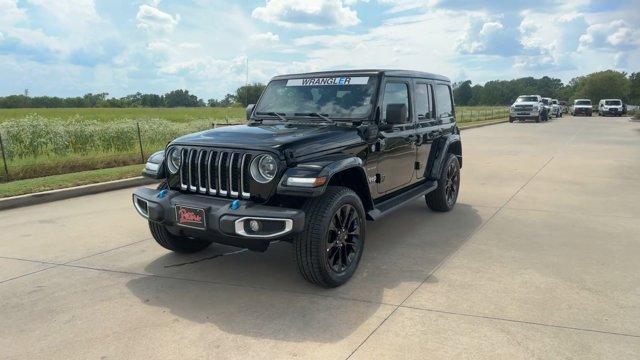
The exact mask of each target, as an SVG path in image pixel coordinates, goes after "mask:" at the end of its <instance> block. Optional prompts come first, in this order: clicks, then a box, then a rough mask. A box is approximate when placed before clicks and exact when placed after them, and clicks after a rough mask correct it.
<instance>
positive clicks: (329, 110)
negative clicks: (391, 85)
mask: <svg viewBox="0 0 640 360" xmlns="http://www.w3.org/2000/svg"><path fill="white" fill-rule="evenodd" d="M376 83H377V78H376V77H369V76H361V77H350V76H340V77H324V78H300V79H289V80H274V81H271V82H270V83H269V85H268V86H267V88H266V89H265V91H264V94H263V95H262V97H261V98H260V102H259V103H258V104H257V105H256V114H257V115H258V116H260V115H261V114H266V113H279V114H282V115H284V116H285V117H287V116H296V115H297V116H305V114H306V115H309V114H313V113H316V114H322V115H325V116H327V117H330V118H331V119H359V118H364V117H366V116H368V115H369V114H370V113H371V109H372V108H373V95H374V93H375V89H376Z"/></svg>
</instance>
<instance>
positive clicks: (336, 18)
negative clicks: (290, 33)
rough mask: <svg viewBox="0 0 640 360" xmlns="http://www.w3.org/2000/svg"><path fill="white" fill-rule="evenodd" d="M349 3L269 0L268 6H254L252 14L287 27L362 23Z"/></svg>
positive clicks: (319, 27)
mask: <svg viewBox="0 0 640 360" xmlns="http://www.w3.org/2000/svg"><path fill="white" fill-rule="evenodd" d="M351 3H353V2H349V4H351ZM349 4H347V3H345V2H343V1H342V0H266V4H265V6H263V7H257V8H255V9H254V10H253V12H252V13H251V16H252V17H253V18H255V19H260V20H262V21H264V22H267V23H273V24H277V25H280V26H285V27H299V28H307V29H324V28H345V27H349V26H353V25H357V24H359V23H360V19H359V18H358V14H357V12H356V11H355V10H352V9H351V8H350V7H349Z"/></svg>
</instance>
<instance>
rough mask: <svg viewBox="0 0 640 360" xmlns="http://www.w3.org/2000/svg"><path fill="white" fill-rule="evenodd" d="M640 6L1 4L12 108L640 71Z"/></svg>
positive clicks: (386, 1)
mask: <svg viewBox="0 0 640 360" xmlns="http://www.w3.org/2000/svg"><path fill="white" fill-rule="evenodd" d="M639 24H640V0H628V1H624V0H610V1H599V0H575V1H570V0H569V1H567V0H564V1H559V0H536V1H531V0H529V1H523V0H512V1H496V0H492V1H474V0H466V1H463V0H266V1H265V0H260V1H257V0H256V1H251V0H238V1H231V0H181V1H178V0H0V96H6V95H10V94H22V93H23V92H24V90H25V89H29V94H30V95H32V96H39V95H51V96H81V95H83V94H85V93H88V92H92V93H99V92H107V93H109V94H110V96H116V97H120V96H124V95H127V94H131V93H135V92H138V91H140V92H152V93H165V92H168V91H170V90H173V89H178V88H183V89H188V90H189V91H190V92H191V93H194V94H196V95H198V96H199V97H202V98H205V99H208V98H218V99H219V98H222V97H223V96H224V95H225V94H226V93H228V92H233V91H234V90H235V89H236V88H237V87H238V86H241V85H243V84H244V83H245V81H246V74H247V59H248V65H249V66H248V69H249V71H248V74H249V81H250V82H263V83H264V82H267V81H268V80H269V79H270V78H271V77H272V76H274V75H278V74H285V73H293V72H306V71H319V70H335V69H356V68H396V69H411V70H421V71H428V72H433V73H438V74H442V75H446V76H448V77H449V78H451V79H452V80H453V81H461V80H467V79H470V80H472V81H473V83H474V84H483V83H484V82H486V81H489V80H496V79H503V80H508V79H514V78H518V77H523V76H534V77H541V76H544V75H548V76H552V77H556V78H560V79H562V80H563V81H564V82H567V81H569V80H570V79H571V78H573V77H576V76H580V75H585V74H588V73H591V72H594V71H600V70H606V69H615V70H620V71H627V72H634V71H640V25H639Z"/></svg>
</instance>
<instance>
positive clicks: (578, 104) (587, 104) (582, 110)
mask: <svg viewBox="0 0 640 360" xmlns="http://www.w3.org/2000/svg"><path fill="white" fill-rule="evenodd" d="M580 114H582V115H585V116H591V114H593V107H592V105H591V100H589V99H575V100H574V102H573V106H572V107H571V115H572V116H578V115H580Z"/></svg>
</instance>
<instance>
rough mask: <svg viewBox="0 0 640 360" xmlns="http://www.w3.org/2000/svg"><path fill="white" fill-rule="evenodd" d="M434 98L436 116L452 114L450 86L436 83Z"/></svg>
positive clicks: (449, 115)
mask: <svg viewBox="0 0 640 360" xmlns="http://www.w3.org/2000/svg"><path fill="white" fill-rule="evenodd" d="M435 98H436V116H437V117H438V118H442V117H451V116H453V103H452V102H451V88H450V87H449V85H443V84H438V85H436V88H435Z"/></svg>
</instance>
